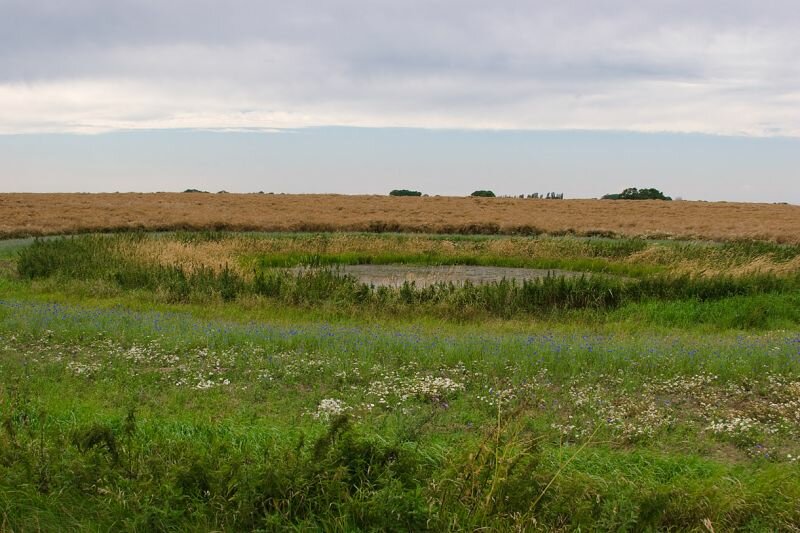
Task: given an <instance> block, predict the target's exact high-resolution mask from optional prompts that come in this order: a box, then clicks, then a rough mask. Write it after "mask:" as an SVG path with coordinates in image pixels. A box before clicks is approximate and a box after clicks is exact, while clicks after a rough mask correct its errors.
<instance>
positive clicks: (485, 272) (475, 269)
mask: <svg viewBox="0 0 800 533" xmlns="http://www.w3.org/2000/svg"><path fill="white" fill-rule="evenodd" d="M340 268H341V271H342V272H344V273H346V274H351V275H353V276H355V277H356V278H358V280H359V281H361V282H362V283H366V284H372V285H375V286H376V287H381V286H385V287H400V286H402V285H403V283H405V282H406V281H408V282H409V283H410V282H412V281H413V282H414V283H415V284H416V286H417V287H425V286H428V285H433V284H435V283H439V282H445V283H447V282H451V281H452V282H453V283H464V282H465V281H469V282H471V283H475V284H478V283H491V282H493V281H500V280H501V279H503V278H505V279H509V280H511V279H514V280H517V281H523V280H533V279H538V278H543V277H545V276H548V275H549V276H564V277H578V276H582V275H588V274H586V273H584V272H572V271H568V270H557V269H533V268H505V267H491V266H465V265H457V266H415V265H347V266H342V267H340Z"/></svg>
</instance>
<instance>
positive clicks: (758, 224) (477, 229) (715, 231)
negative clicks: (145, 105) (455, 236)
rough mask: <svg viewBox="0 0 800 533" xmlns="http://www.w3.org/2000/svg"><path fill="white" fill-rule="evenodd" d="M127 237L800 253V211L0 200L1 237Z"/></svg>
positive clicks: (354, 200)
mask: <svg viewBox="0 0 800 533" xmlns="http://www.w3.org/2000/svg"><path fill="white" fill-rule="evenodd" d="M126 229H146V230H171V229H228V230H264V231H324V230H343V231H411V232H430V233H533V232H546V233H555V234H559V233H565V232H572V233H576V234H595V233H608V234H616V235H625V236H647V237H652V236H664V237H675V238H678V237H680V238H699V239H714V240H732V239H758V240H769V241H774V242H784V243H800V206H795V205H785V204H780V205H777V204H749V203H730V202H714V203H709V202H686V201H679V202H659V201H610V200H531V199H517V198H453V197H429V198H428V197H423V198H397V197H388V196H341V195H262V194H202V193H154V194H139V193H126V194H31V193H10V194H0V236H2V237H15V236H29V235H48V234H63V233H78V232H87V231H116V230H126Z"/></svg>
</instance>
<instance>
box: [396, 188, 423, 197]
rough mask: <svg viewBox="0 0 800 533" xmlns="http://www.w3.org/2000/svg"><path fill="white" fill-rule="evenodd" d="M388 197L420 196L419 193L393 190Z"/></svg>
mask: <svg viewBox="0 0 800 533" xmlns="http://www.w3.org/2000/svg"><path fill="white" fill-rule="evenodd" d="M389 196H422V193H421V192H419V191H410V190H408V189H395V190H393V191H392V192H390V193H389Z"/></svg>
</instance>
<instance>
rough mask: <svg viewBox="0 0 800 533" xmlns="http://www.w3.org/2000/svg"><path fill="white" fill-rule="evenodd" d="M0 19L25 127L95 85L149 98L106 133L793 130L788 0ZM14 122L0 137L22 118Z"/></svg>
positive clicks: (25, 12) (4, 8) (380, 3)
mask: <svg viewBox="0 0 800 533" xmlns="http://www.w3.org/2000/svg"><path fill="white" fill-rule="evenodd" d="M0 12H1V13H2V15H3V16H0V89H2V86H3V85H5V87H6V90H7V91H10V92H11V93H13V99H14V100H15V101H16V100H19V102H21V103H22V105H28V106H30V109H31V115H33V113H34V111H38V110H40V111H41V112H42V113H44V112H45V109H46V106H45V105H44V103H43V102H42V101H41V100H42V99H43V98H44V96H42V94H43V92H45V90H46V88H47V87H48V86H51V87H60V86H62V85H63V84H64V83H69V82H75V83H84V84H88V85H91V84H92V83H93V82H97V83H98V84H102V85H103V86H104V87H106V86H109V85H108V84H109V83H110V84H111V85H110V86H112V87H113V86H114V84H117V86H118V87H119V95H120V99H121V100H123V101H124V96H125V95H126V94H128V93H130V92H131V91H134V92H135V91H138V90H141V88H142V87H145V88H147V90H146V91H145V92H148V93H150V92H152V97H151V99H150V101H149V102H145V101H144V100H145V99H143V98H142V99H137V101H138V102H139V103H138V104H137V105H140V106H141V109H122V110H120V111H119V112H118V116H117V119H118V122H119V124H120V127H123V125H124V127H132V126H134V125H135V124H136V123H137V121H136V118H135V117H141V116H158V115H159V113H161V114H163V115H162V118H163V121H162V122H161V123H169V121H170V120H173V119H174V117H175V116H189V115H197V116H199V115H202V114H203V113H207V112H208V110H209V108H212V110H213V112H214V116H215V117H217V118H216V119H214V120H218V121H219V122H220V123H219V124H216V126H218V127H228V126H230V125H231V124H229V123H226V119H225V116H226V113H227V114H228V115H231V116H233V115H236V116H237V118H235V119H231V120H232V121H233V122H237V121H238V120H240V119H241V116H240V114H239V115H237V114H238V113H239V110H240V109H243V108H248V109H253V110H255V111H256V113H254V114H253V115H254V116H257V115H258V112H262V113H271V112H285V113H289V114H293V115H298V116H299V115H304V116H305V117H306V119H304V120H307V122H308V123H311V124H318V125H324V124H329V123H330V122H329V121H330V120H342V121H344V122H345V123H348V124H361V125H367V124H368V125H387V126H391V125H419V126H426V127H429V126H430V127H440V126H456V127H469V126H471V125H474V126H476V127H482V126H487V125H492V124H494V125H496V126H497V127H537V125H539V124H547V125H548V126H550V127H589V128H615V129H616V128H622V129H627V128H630V129H637V128H642V127H644V126H643V125H642V119H641V117H651V119H650V120H652V121H653V122H652V123H651V124H646V125H645V126H646V127H648V128H653V129H670V128H681V127H688V128H690V129H692V131H694V129H698V128H699V129H700V130H701V131H705V132H720V133H730V132H735V131H740V130H741V131H749V132H751V133H753V132H756V133H757V132H758V131H759V128H761V131H762V132H763V133H767V134H768V133H769V132H770V131H775V128H778V129H780V131H784V132H785V131H800V124H799V123H797V122H795V121H796V119H797V113H796V112H794V111H793V109H792V108H791V105H792V104H791V102H792V101H793V100H792V95H796V94H798V92H800V67H798V66H796V65H797V62H796V60H795V58H796V57H798V56H800V37H798V36H797V35H796V33H797V32H796V28H797V27H798V26H799V25H800V5H798V4H797V3H796V1H794V0H793V1H771V2H770V1H763V2H759V3H756V2H751V1H736V0H734V1H721V0H718V1H705V2H698V1H686V0H678V1H666V0H663V1H659V0H654V1H649V2H641V1H630V0H609V1H606V2H596V1H594V0H585V1H577V0H573V1H562V2H524V1H519V2H518V1H506V2H494V3H490V2H485V1H476V0H462V1H456V0H450V1H447V0H426V1H421V0H407V1H404V2H397V1H396V0H395V1H391V2H390V1H386V0H371V1H354V0H343V1H335V0H331V1H320V2H309V1H302V0H298V1H292V2H286V1H281V2H278V1H257V0H239V1H230V2H225V3H222V2H218V1H211V0H174V1H164V0H161V1H155V0H146V1H145V0H138V1H134V0H121V1H115V2H108V1H104V0H73V1H70V2H63V1H60V0H39V1H36V0H27V1H18V0H11V1H9V0H5V1H3V0H0ZM90 92H91V91H90ZM48 94H51V93H48ZM55 94H56V96H57V95H58V93H55ZM48 97H49V98H52V97H51V96H48ZM570 99H579V100H580V103H579V104H578V105H576V104H575V102H574V100H570ZM698 99H701V100H698ZM66 101H67V103H68V104H69V105H70V106H74V107H69V109H66V108H65V104H59V103H58V102H53V103H52V104H51V106H52V109H50V111H49V112H48V113H47V114H48V115H49V116H54V115H55V116H57V115H59V114H60V113H62V112H63V114H64V115H65V116H66V115H69V116H70V117H80V116H81V113H83V114H84V116H85V120H83V121H82V122H84V123H86V124H91V123H93V122H102V123H103V124H106V126H107V127H112V128H113V123H114V110H113V109H110V108H108V107H104V108H103V109H98V107H97V105H94V104H92V101H91V98H90V97H89V96H83V97H81V95H80V94H78V93H76V94H75V95H74V97H70V98H67V99H66ZM75 102H77V103H75ZM81 102H84V103H81ZM108 105H109V106H110V105H112V104H108ZM59 106H60V107H59ZM81 106H83V107H81ZM559 106H561V107H559ZM666 106H669V107H666ZM708 106H717V108H718V109H715V110H712V112H710V113H706V116H707V118H708V120H707V121H706V123H705V124H701V123H699V122H698V121H697V117H696V115H697V113H698V112H699V111H702V110H703V109H704V108H705V107H708ZM781 106H784V108H785V111H782V110H783V109H784V108H781ZM81 109H83V111H81ZM725 109H736V110H737V111H735V112H734V111H731V112H729V113H727V114H726V113H725ZM742 110H746V112H743V111H742ZM2 111H4V110H3V103H2V102H0V117H2V116H3V114H4V113H2ZM10 111H12V112H14V113H15V115H14V116H15V117H16V118H14V119H13V120H12V119H8V118H6V119H3V118H0V130H5V131H8V130H9V129H11V130H13V129H14V128H18V127H22V126H20V124H22V123H24V122H26V116H25V112H24V110H23V111H14V110H13V109H12V110H10ZM67 111H68V112H67ZM559 113H560V114H561V115H562V116H563V117H564V120H563V122H562V123H561V125H559V120H558V116H559ZM620 113H622V115H620ZM626 113H627V115H626ZM751 115H752V116H751ZM781 115H783V117H784V118H782V119H781V118H780V117H781ZM27 120H28V121H29V122H30V123H31V127H32V128H34V129H35V123H36V122H37V121H38V122H39V124H40V126H44V125H45V123H47V127H48V128H50V127H52V122H49V121H50V120H52V119H51V118H47V121H46V120H45V118H43V117H37V116H28V117H27ZM70 120H75V119H74V118H73V119H70ZM198 120H199V119H198ZM203 120H207V119H203ZM203 120H199V122H197V124H200V123H203V124H205V125H206V126H214V125H213V124H209V123H205V122H203ZM208 120H210V119H208ZM712 120H713V121H714V122H712ZM4 121H5V124H4ZM12 122H13V124H12ZM56 122H57V121H56ZM157 122H158V121H157ZM141 124H142V127H145V126H146V124H145V123H144V122H142V123H141ZM148 124H151V125H152V123H148ZM304 124H306V123H305V122H304V123H303V124H298V125H304ZM681 124H683V126H680V125H681ZM764 124H769V127H768V128H767V127H763V126H759V125H764ZM259 125H260V126H264V127H269V126H270V124H252V126H254V127H258V126H259ZM65 127H66V126H65Z"/></svg>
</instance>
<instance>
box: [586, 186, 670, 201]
mask: <svg viewBox="0 0 800 533" xmlns="http://www.w3.org/2000/svg"><path fill="white" fill-rule="evenodd" d="M602 199H603V200H672V198H670V197H669V196H665V195H664V193H663V192H661V191H659V190H658V189H637V188H636V187H629V188H627V189H625V190H624V191H622V192H621V193H619V194H606V195H605V196H603V197H602Z"/></svg>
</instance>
